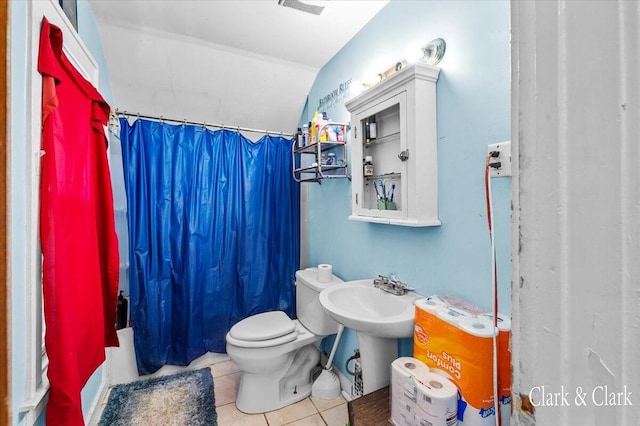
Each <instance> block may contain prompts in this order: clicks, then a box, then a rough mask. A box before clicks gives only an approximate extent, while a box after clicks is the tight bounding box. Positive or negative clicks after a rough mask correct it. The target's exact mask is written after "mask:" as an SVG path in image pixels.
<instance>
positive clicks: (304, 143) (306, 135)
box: [301, 124, 309, 146]
mask: <svg viewBox="0 0 640 426" xmlns="http://www.w3.org/2000/svg"><path fill="white" fill-rule="evenodd" d="M307 145H309V125H308V124H305V125H304V126H302V145H301V146H307Z"/></svg>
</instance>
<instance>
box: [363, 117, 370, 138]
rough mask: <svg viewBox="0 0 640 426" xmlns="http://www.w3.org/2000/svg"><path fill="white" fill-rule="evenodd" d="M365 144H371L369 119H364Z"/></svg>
mask: <svg viewBox="0 0 640 426" xmlns="http://www.w3.org/2000/svg"><path fill="white" fill-rule="evenodd" d="M363 133H364V144H365V145H369V144H370V143H371V136H370V135H369V117H367V118H365V119H364V132H363Z"/></svg>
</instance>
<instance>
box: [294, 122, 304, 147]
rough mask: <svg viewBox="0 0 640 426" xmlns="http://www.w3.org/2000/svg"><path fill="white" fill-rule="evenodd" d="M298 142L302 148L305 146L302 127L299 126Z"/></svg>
mask: <svg viewBox="0 0 640 426" xmlns="http://www.w3.org/2000/svg"><path fill="white" fill-rule="evenodd" d="M296 144H297V145H298V148H301V147H303V146H304V140H303V138H302V129H301V128H300V127H298V132H297V133H296Z"/></svg>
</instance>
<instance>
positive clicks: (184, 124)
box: [182, 118, 187, 129]
mask: <svg viewBox="0 0 640 426" xmlns="http://www.w3.org/2000/svg"><path fill="white" fill-rule="evenodd" d="M186 125H187V119H186V118H185V119H184V121H183V122H182V128H183V129H184V126H186Z"/></svg>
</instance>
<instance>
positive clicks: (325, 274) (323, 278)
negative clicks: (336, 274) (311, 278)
mask: <svg viewBox="0 0 640 426" xmlns="http://www.w3.org/2000/svg"><path fill="white" fill-rule="evenodd" d="M332 274H333V267H332V266H331V265H328V264H326V263H321V264H319V265H318V281H319V282H321V283H328V282H331V278H332V276H333V275H332Z"/></svg>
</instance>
